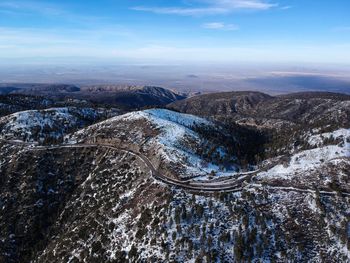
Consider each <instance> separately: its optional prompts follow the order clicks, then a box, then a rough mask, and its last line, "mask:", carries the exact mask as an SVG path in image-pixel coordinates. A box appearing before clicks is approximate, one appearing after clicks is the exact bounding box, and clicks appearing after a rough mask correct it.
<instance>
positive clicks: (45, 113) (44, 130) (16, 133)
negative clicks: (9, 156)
mask: <svg viewBox="0 0 350 263" xmlns="http://www.w3.org/2000/svg"><path fill="white" fill-rule="evenodd" d="M116 114H118V113H117V112H115V111H111V110H106V109H101V108H100V109H93V108H74V107H65V108H50V109H45V110H28V111H21V112H16V113H13V114H10V115H7V116H5V117H1V118H0V138H6V139H9V140H21V141H25V142H39V143H45V144H47V143H57V142H62V141H63V137H64V135H65V134H67V133H68V132H71V131H73V130H76V129H78V128H82V127H85V126H88V125H91V124H93V123H95V122H97V121H99V120H102V119H104V118H107V117H111V116H113V115H116Z"/></svg>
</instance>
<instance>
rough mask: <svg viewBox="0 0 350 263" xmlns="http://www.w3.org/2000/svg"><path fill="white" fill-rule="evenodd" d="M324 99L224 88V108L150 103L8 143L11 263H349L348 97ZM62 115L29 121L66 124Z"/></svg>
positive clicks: (2, 225) (0, 220) (1, 220)
mask: <svg viewBox="0 0 350 263" xmlns="http://www.w3.org/2000/svg"><path fill="white" fill-rule="evenodd" d="M325 96H326V95H325V94H321V95H320V94H318V95H316V94H310V97H307V96H306V97H305V96H304V95H301V94H293V95H288V96H281V97H271V96H268V95H264V94H260V93H257V94H256V93H251V92H244V93H241V94H239V95H237V94H231V95H229V96H227V93H226V94H219V95H215V96H212V98H210V96H209V97H205V100H206V101H207V103H208V104H210V105H218V103H220V101H221V100H223V101H224V102H223V104H224V105H225V106H223V108H227V110H228V109H231V111H230V112H227V113H226V114H223V111H222V110H219V111H217V110H216V109H215V107H213V108H211V110H210V111H208V112H205V111H206V110H207V109H204V108H203V112H205V113H204V114H200V115H201V116H196V115H191V114H186V113H180V112H176V111H172V110H169V109H147V110H142V111H132V112H128V113H126V114H122V115H118V116H114V117H111V118H108V119H105V120H102V121H101V122H97V123H94V124H92V125H89V126H86V127H83V128H81V129H79V130H76V129H73V130H72V131H67V132H65V133H64V140H63V143H62V142H58V143H55V144H51V143H50V144H49V145H36V144H35V143H30V142H29V143H28V140H27V141H26V142H25V141H22V142H21V140H23V138H21V137H13V138H11V139H6V138H2V139H1V140H0V147H1V151H0V164H1V165H0V175H1V177H0V202H1V203H0V204H1V211H2V212H1V213H0V262H1V261H3V262H149V261H150V262H348V261H349V260H350V242H349V238H350V235H349V229H350V222H349V211H350V184H349V178H350V174H349V171H350V125H349V124H348V123H347V122H346V114H347V105H348V104H347V103H348V100H347V99H346V97H343V96H341V95H339V96H340V97H341V99H338V98H336V97H337V96H335V95H333V94H331V95H327V96H326V97H325ZM329 96H330V97H329ZM232 97H233V98H232ZM193 99H194V98H193ZM193 99H190V101H191V100H193ZM196 100H199V101H201V100H202V98H201V96H199V98H196ZM211 100H212V101H211ZM188 101H189V100H187V102H188ZM227 101H231V102H232V101H233V102H234V103H233V104H230V103H227ZM184 102H186V100H185V101H184ZM187 102H186V103H187ZM287 102H288V103H287ZM178 103H180V102H178ZM178 103H175V104H176V105H177V104H178ZM181 103H182V102H181ZM200 103H202V102H200ZM201 105H204V104H198V105H197V106H192V104H191V110H196V111H198V112H201V111H200V110H197V109H195V108H196V107H201ZM260 105H265V107H267V106H269V107H268V108H267V110H266V112H262V111H261V109H262V108H259V107H262V106H260ZM300 105H307V107H305V106H300ZM328 106H332V107H329V108H328ZM326 107H327V109H325V108H326ZM188 109H190V108H188ZM257 109H260V110H257ZM301 109H303V110H301ZM50 111H51V110H50V109H46V110H44V113H42V111H41V113H40V115H39V116H38V114H39V113H37V112H36V113H35V114H29V115H27V116H26V120H27V123H28V125H29V128H30V127H31V126H30V124H33V123H35V121H36V120H37V119H40V120H41V122H43V121H45V122H46V121H54V122H55V123H59V122H57V120H59V119H60V117H57V116H58V114H59V112H60V110H58V109H55V111H54V113H52V114H51V112H50ZM57 111H58V112H57ZM39 112H40V111H39ZM48 112H50V114H46V113H48ZM212 112H213V114H212ZM297 112H300V116H301V117H300V118H296V117H295V116H294V115H293V114H291V113H297ZM208 113H209V114H208ZM16 114H17V115H21V114H25V112H24V113H23V112H22V113H21V112H18V113H16ZM206 114H208V116H206V117H203V116H204V115H206ZM72 115H73V114H72ZM322 116H323V117H322ZM39 117H40V118H39ZM321 117H322V118H321ZM335 117H337V118H335ZM3 118H4V117H3ZM5 118H8V120H11V121H8V122H7V123H12V122H14V123H15V122H16V121H17V118H16V120H15V119H14V118H13V115H9V116H5ZM244 118H246V119H247V118H250V119H251V120H252V121H251V122H250V123H249V124H248V123H244V124H243V125H242V124H241V123H242V121H243V120H244ZM263 118H265V119H266V120H267V121H270V124H271V125H270V126H268V125H266V124H264V123H260V122H261V121H262V120H263ZM320 118H321V120H322V121H319V120H320ZM278 120H279V121H283V123H284V124H283V126H282V125H281V126H274V125H272V123H277V121H278ZM253 122H255V123H257V124H259V125H252V123H253ZM4 123H6V122H4ZM20 123H22V122H20ZM267 126H268V128H266V127H267ZM60 127H64V125H63V126H61V125H58V126H57V127H55V129H56V128H57V129H60ZM281 127H284V129H282V128H281ZM1 131H2V132H6V129H5V130H4V129H1ZM272 135H273V136H272ZM277 135H278V136H277ZM13 139H16V141H13ZM19 215H20V216H19Z"/></svg>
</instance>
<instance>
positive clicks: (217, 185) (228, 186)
mask: <svg viewBox="0 0 350 263" xmlns="http://www.w3.org/2000/svg"><path fill="white" fill-rule="evenodd" d="M0 141H2V142H5V143H7V144H11V145H16V146H22V147H25V148H26V149H27V150H29V151H44V150H54V149H63V148H106V149H111V150H116V151H122V152H126V153H129V154H132V155H134V156H136V157H137V158H139V159H140V160H141V161H142V162H143V163H145V165H146V166H147V167H148V168H149V169H150V172H151V175H152V177H153V178H155V179H156V180H158V181H160V182H163V183H165V184H167V185H170V186H174V187H179V188H183V189H186V190H191V191H198V192H240V191H242V190H244V189H249V188H265V189H271V190H273V189H274V190H280V191H295V192H301V193H316V191H315V189H311V188H298V187H291V186H271V185H266V184H264V185H262V184H254V183H248V182H250V181H251V179H252V177H253V176H254V175H256V174H258V173H260V172H262V171H263V170H266V169H269V168H272V167H273V166H274V165H275V164H271V165H269V167H265V168H264V169H261V170H257V171H253V172H246V173H238V174H235V176H236V177H239V178H238V179H227V180H223V181H220V182H194V181H181V180H177V179H174V178H170V177H167V176H164V175H162V174H160V173H159V172H158V171H157V169H156V168H155V167H154V165H153V164H152V162H151V161H150V160H149V158H148V157H147V156H145V155H143V154H141V153H140V152H136V151H133V150H130V149H126V148H124V147H116V146H115V145H112V144H102V143H96V144H88V143H84V144H61V145H55V146H36V145H34V144H33V143H26V142H23V141H14V140H5V139H0ZM270 166H271V167H270ZM320 193H321V194H324V195H331V196H333V195H337V194H339V193H337V192H335V191H320ZM340 194H341V195H343V196H350V193H348V192H341V193H340Z"/></svg>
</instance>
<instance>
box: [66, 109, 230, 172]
mask: <svg viewBox="0 0 350 263" xmlns="http://www.w3.org/2000/svg"><path fill="white" fill-rule="evenodd" d="M138 120H145V121H146V122H147V123H149V124H150V125H151V126H152V128H154V129H155V130H156V131H158V134H157V135H154V136H153V137H152V138H145V135H144V134H143V133H142V132H141V131H138V130H133V131H132V133H133V135H134V138H133V139H132V140H133V142H132V143H139V142H143V147H145V148H146V149H151V148H152V149H156V150H157V154H158V155H159V156H160V159H161V160H162V161H163V162H166V163H168V164H170V165H171V164H176V166H177V167H179V169H178V173H179V174H178V175H180V176H181V177H183V178H185V177H187V178H189V177H194V176H205V175H208V174H209V173H211V172H212V171H214V172H215V173H216V174H217V175H219V176H227V175H232V173H233V171H229V172H221V171H220V170H219V167H218V166H217V165H215V164H213V163H206V162H205V161H204V160H203V159H202V158H201V157H200V156H198V155H197V154H196V153H195V152H194V149H195V148H196V147H199V146H200V142H201V138H200V136H199V135H198V134H197V133H196V132H195V131H194V130H193V127H194V126H196V125H199V126H201V125H205V126H212V127H214V128H215V126H214V124H213V123H212V122H210V121H208V120H206V119H204V118H200V117H197V116H193V115H190V114H183V113H178V112H174V111H170V110H166V109H150V110H144V111H136V112H131V113H127V114H124V115H121V116H117V117H114V118H111V119H108V120H107V121H104V122H101V123H99V124H96V125H95V128H97V129H100V128H102V127H106V128H112V127H113V125H118V124H120V123H132V122H135V121H138ZM143 128H144V127H143ZM85 131H86V130H81V131H79V132H77V133H76V135H84V133H85ZM130 132H131V131H130ZM118 133H119V134H118V135H117V136H120V135H122V134H123V135H127V136H128V138H130V137H132V136H131V135H130V134H126V133H123V131H118ZM71 140H72V141H76V140H74V139H73V138H72V139H71ZM218 151H219V152H220V154H221V155H224V154H225V152H224V149H223V148H220V149H218Z"/></svg>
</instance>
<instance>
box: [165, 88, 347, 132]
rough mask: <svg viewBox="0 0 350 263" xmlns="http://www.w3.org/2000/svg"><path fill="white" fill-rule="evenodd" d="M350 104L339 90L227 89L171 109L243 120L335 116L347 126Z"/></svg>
mask: <svg viewBox="0 0 350 263" xmlns="http://www.w3.org/2000/svg"><path fill="white" fill-rule="evenodd" d="M205 105H207V106H206V107H205ZM349 106H350V96H349V95H345V94H338V93H329V92H328V93H327V92H325V93H323V92H304V93H294V94H293V93H292V94H288V95H283V96H276V97H271V96H269V95H266V94H263V93H257V92H229V93H227V92H223V93H215V94H206V95H200V96H196V97H193V98H189V99H185V100H182V101H178V102H174V103H172V104H169V105H168V108H169V109H174V110H176V111H179V112H183V113H189V114H197V115H200V116H208V117H214V118H232V119H234V120H240V121H242V120H246V121H249V119H251V120H252V121H258V120H260V121H261V122H268V121H270V122H271V121H273V120H274V121H276V122H278V121H284V122H287V123H288V122H291V123H294V124H301V123H307V124H310V122H311V123H314V124H315V125H319V123H318V122H322V121H325V122H330V120H332V119H333V120H334V124H336V125H343V126H344V125H345V126H346V125H349V120H350V117H349V116H350V107H349ZM202 109H203V110H202ZM255 125H258V123H255ZM271 126H273V125H271Z"/></svg>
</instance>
